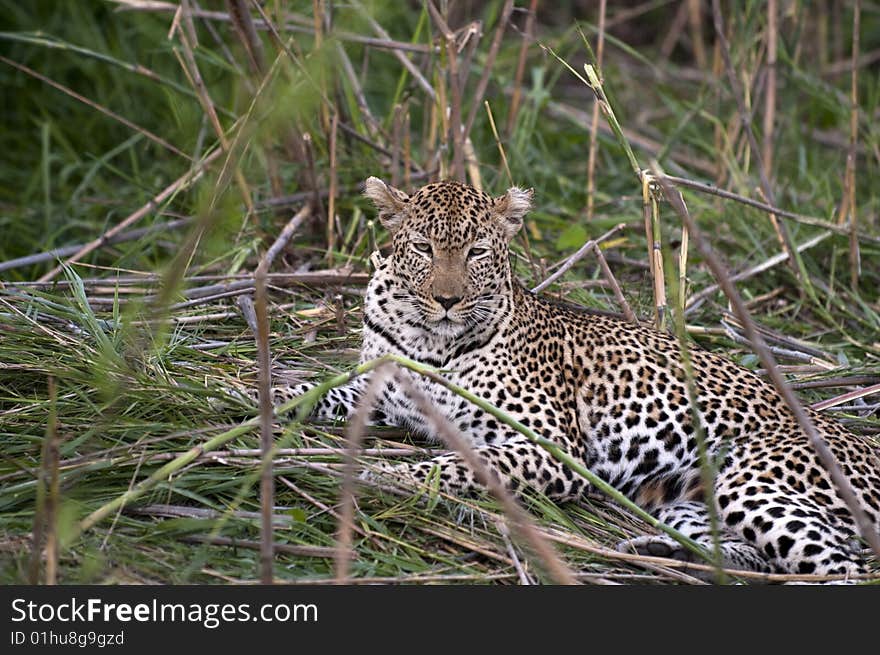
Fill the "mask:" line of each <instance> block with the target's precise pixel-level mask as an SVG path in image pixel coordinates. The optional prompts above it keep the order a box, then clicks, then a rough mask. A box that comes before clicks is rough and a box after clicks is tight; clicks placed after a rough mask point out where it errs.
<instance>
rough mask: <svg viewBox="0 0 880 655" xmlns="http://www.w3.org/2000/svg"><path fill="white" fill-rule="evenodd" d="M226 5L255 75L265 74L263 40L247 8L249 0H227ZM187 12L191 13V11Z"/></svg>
mask: <svg viewBox="0 0 880 655" xmlns="http://www.w3.org/2000/svg"><path fill="white" fill-rule="evenodd" d="M226 6H227V7H228V8H229V17H230V18H231V19H232V25H233V27H234V28H235V32H236V34H238V39H239V41H241V44H242V45H243V46H244V49H245V52H246V53H247V57H248V63H249V64H250V68H251V71H252V72H253V73H254V74H255V75H263V74H264V72H265V70H266V62H265V59H264V57H263V42H262V41H260V37H259V36H257V30H256V28H255V27H254V21H253V19H252V18H251V12H250V11H249V10H248V8H247V0H226ZM186 13H187V14H189V11H187V12H186Z"/></svg>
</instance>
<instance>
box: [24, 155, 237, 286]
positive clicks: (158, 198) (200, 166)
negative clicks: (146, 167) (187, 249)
mask: <svg viewBox="0 0 880 655" xmlns="http://www.w3.org/2000/svg"><path fill="white" fill-rule="evenodd" d="M221 154H223V150H221V149H220V148H217V149H216V150H214V151H213V152H212V153H210V154H209V155H207V156H206V157H204V158H203V159H202V160H201V162H198V163H196V164H195V166H193V167H192V168H191V169H190V170H188V171H187V172H186V173H184V174H183V175H181V176H180V177H179V178H177V179H176V180H175V181H174V182H172V183H171V184H169V185H168V186H167V187H165V188H164V189H163V190H162V191H160V192H159V193H158V194H157V195H155V196H154V197H153V198H151V199H150V200H149V201H147V203H146V204H145V205H144V206H142V207H141V208H140V209H138V210H137V211H135V212H134V213H133V214H129V215H128V216H127V217H126V218H125V219H123V221H122V222H121V223H119V224H118V225H116V226H114V227H112V228H110V229H109V230H107V231H106V232H105V233H104V234H102V235H101V236H100V237H98V238H97V239H95V240H94V241H90V242H89V243H87V244H86V245H84V246H83V247H82V248H80V249H79V250H77V251H76V252H75V253H74V254H73V255H71V256H70V257H68V258H67V259H66V260H65V261H64V263H63V264H59V265H58V266H56V267H55V268H53V269H52V270H51V271H49V272H48V273H46V274H45V275H43V276H42V277H40V278H39V279H38V280H37V282H48V281H49V280H51V279H53V278H54V277H55V276H56V275H58V273H60V272H61V271H62V270H63V269H64V267H65V266H70V265H71V264H73V263H75V262H78V261H79V260H80V259H82V258H83V257H85V256H86V255H88V254H89V253H91V252H92V251H94V250H96V249H98V248H100V247H102V246H103V245H105V244H106V243H107V242H108V241H109V240H110V239H112V238H113V237H115V236H116V235H117V234H119V233H120V232H122V231H123V230H125V229H126V228H127V227H129V226H131V225H132V224H134V223H136V222H137V221H139V220H140V219H142V218H143V217H144V216H146V215H147V214H149V213H150V212H151V211H153V210H155V209H157V208H158V206H159V205H161V204H162V203H163V202H165V201H166V200H168V199H169V198H170V197H171V196H173V195H174V194H175V193H177V192H178V191H180V190H181V189H183V188H185V187H186V186H188V185H190V184H192V183H193V182H195V181H196V180H198V179H199V178H200V177H201V176H202V174H203V173H204V171H205V169H206V168H207V167H208V165H209V164H211V163H212V162H213V161H214V160H215V159H217V158H218V157H219V156H220V155H221Z"/></svg>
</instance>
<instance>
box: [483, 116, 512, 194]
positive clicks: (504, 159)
mask: <svg viewBox="0 0 880 655" xmlns="http://www.w3.org/2000/svg"><path fill="white" fill-rule="evenodd" d="M483 106H484V107H485V108H486V115H487V116H488V117H489V127H490V128H492V136H493V137H495V144H496V145H497V146H498V154H499V155H501V164H502V165H503V166H504V173H505V175H507V183H508V184H510V185H511V186H513V175H511V174H510V166H509V165H508V163H507V154H506V153H505V152H504V146H503V145H502V144H501V137H499V136H498V128H497V127H496V126H495V117H494V116H493V115H492V108H491V107H490V106H489V101H488V100H485V101H483Z"/></svg>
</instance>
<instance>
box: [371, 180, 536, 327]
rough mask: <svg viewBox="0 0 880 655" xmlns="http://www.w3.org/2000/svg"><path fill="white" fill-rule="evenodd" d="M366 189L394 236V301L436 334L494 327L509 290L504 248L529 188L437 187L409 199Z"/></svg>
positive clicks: (377, 187)
mask: <svg viewBox="0 0 880 655" xmlns="http://www.w3.org/2000/svg"><path fill="white" fill-rule="evenodd" d="M365 189H366V190H365V193H366V195H367V196H368V197H369V198H370V199H371V200H372V201H373V202H374V203H375V205H376V208H377V209H378V211H379V220H380V221H381V222H382V225H384V226H385V228H386V229H387V230H388V231H389V232H390V233H391V235H392V243H393V253H392V262H391V266H392V267H393V272H394V276H395V278H396V279H397V281H398V282H399V283H400V286H401V287H402V289H403V290H404V292H403V293H402V294H398V295H400V296H401V297H399V298H396V300H397V301H399V302H401V303H404V304H406V303H409V304H410V305H411V309H412V311H413V312H414V313H415V314H416V315H417V318H418V320H419V323H421V324H423V325H424V326H425V328H426V329H428V330H430V331H432V332H436V333H438V334H446V335H449V336H455V335H456V334H460V333H461V332H463V331H465V330H467V329H469V328H471V327H473V326H478V325H480V324H485V323H487V322H494V321H493V320H492V319H494V318H495V317H496V316H495V315H496V314H497V311H498V309H499V308H500V307H503V306H504V302H503V300H504V298H506V297H508V296H509V294H510V292H511V288H512V287H511V271H510V260H509V251H508V244H509V243H510V240H511V239H512V238H513V236H514V235H515V234H516V233H517V231H518V230H519V229H520V227H522V222H523V217H524V216H525V214H526V212H527V211H528V210H529V207H530V206H531V198H532V191H531V189H530V190H528V191H524V190H522V189H519V188H516V187H514V188H511V189H509V190H508V191H507V193H505V194H504V195H502V196H500V197H498V198H493V197H492V196H490V195H488V194H486V193H483V192H482V191H478V190H477V189H474V188H473V187H471V186H468V185H466V184H460V183H458V182H437V183H435V184H428V185H426V186H424V187H422V188H421V189H419V190H418V191H417V192H416V193H414V194H413V195H412V196H407V195H406V194H405V193H403V192H402V191H400V190H398V189H395V188H394V187H392V186H390V185H387V184H385V183H384V182H382V181H381V180H380V179H378V178H375V177H371V178H369V179H367V182H366V188H365Z"/></svg>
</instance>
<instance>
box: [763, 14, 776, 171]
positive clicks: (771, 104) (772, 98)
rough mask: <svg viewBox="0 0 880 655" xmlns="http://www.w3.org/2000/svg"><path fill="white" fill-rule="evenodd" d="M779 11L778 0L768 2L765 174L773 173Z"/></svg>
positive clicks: (764, 129) (764, 128) (764, 130)
mask: <svg viewBox="0 0 880 655" xmlns="http://www.w3.org/2000/svg"><path fill="white" fill-rule="evenodd" d="M778 19H779V11H778V7H777V4H776V0H767V82H766V84H767V91H766V92H765V94H764V125H763V132H764V150H763V161H764V174H765V175H766V176H767V179H768V180H769V179H770V177H771V175H772V172H773V125H774V123H775V122H776V50H777V39H778V25H777V21H778Z"/></svg>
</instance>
